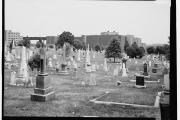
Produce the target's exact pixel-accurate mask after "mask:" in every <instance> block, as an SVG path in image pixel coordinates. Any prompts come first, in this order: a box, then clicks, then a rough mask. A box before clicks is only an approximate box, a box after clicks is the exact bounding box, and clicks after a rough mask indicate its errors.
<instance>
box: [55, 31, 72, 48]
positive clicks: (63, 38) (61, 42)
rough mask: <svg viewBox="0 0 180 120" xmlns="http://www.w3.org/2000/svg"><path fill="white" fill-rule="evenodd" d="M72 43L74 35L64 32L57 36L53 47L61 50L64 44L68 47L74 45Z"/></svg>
mask: <svg viewBox="0 0 180 120" xmlns="http://www.w3.org/2000/svg"><path fill="white" fill-rule="evenodd" d="M73 41H74V35H73V34H72V33H70V32H66V31H64V32H63V33H62V34H60V35H59V37H58V40H57V42H56V44H55V45H56V47H57V48H61V47H62V46H63V45H64V43H65V42H67V43H69V44H70V45H74V42H73Z"/></svg>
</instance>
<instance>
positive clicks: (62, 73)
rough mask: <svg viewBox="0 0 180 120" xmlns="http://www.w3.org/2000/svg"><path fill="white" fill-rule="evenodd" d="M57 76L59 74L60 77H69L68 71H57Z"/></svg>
mask: <svg viewBox="0 0 180 120" xmlns="http://www.w3.org/2000/svg"><path fill="white" fill-rule="evenodd" d="M58 74H60V75H69V72H68V71H59V73H58Z"/></svg>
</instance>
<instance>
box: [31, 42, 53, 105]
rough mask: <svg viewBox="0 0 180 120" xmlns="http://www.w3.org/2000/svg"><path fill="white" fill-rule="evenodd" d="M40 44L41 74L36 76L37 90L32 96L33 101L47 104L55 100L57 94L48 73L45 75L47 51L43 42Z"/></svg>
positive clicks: (35, 89)
mask: <svg viewBox="0 0 180 120" xmlns="http://www.w3.org/2000/svg"><path fill="white" fill-rule="evenodd" d="M40 43H41V48H40V56H41V57H40V59H41V60H40V73H39V74H38V76H36V88H34V93H33V94H31V101H39V102H46V101H48V100H52V99H55V92H54V91H53V89H52V87H51V86H50V83H49V82H50V81H49V80H50V78H49V76H48V73H45V63H46V62H45V50H44V47H43V44H42V41H41V40H40Z"/></svg>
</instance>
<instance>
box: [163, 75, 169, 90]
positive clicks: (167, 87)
mask: <svg viewBox="0 0 180 120" xmlns="http://www.w3.org/2000/svg"><path fill="white" fill-rule="evenodd" d="M164 86H165V88H164V90H165V91H169V90H170V85H169V74H164Z"/></svg>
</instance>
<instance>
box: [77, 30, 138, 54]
mask: <svg viewBox="0 0 180 120" xmlns="http://www.w3.org/2000/svg"><path fill="white" fill-rule="evenodd" d="M74 39H75V40H79V41H83V42H84V43H85V44H86V47H87V45H88V44H89V47H90V48H94V47H95V46H96V45H100V47H103V48H107V47H108V46H109V44H110V43H111V41H112V40H113V39H117V40H118V41H119V42H120V46H121V51H122V52H124V44H125V40H127V41H128V43H129V45H130V46H131V45H132V44H133V43H134V42H136V44H137V46H138V47H140V46H141V38H138V37H134V35H117V34H114V35H110V34H108V32H102V33H101V35H82V36H81V37H75V38H74Z"/></svg>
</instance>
